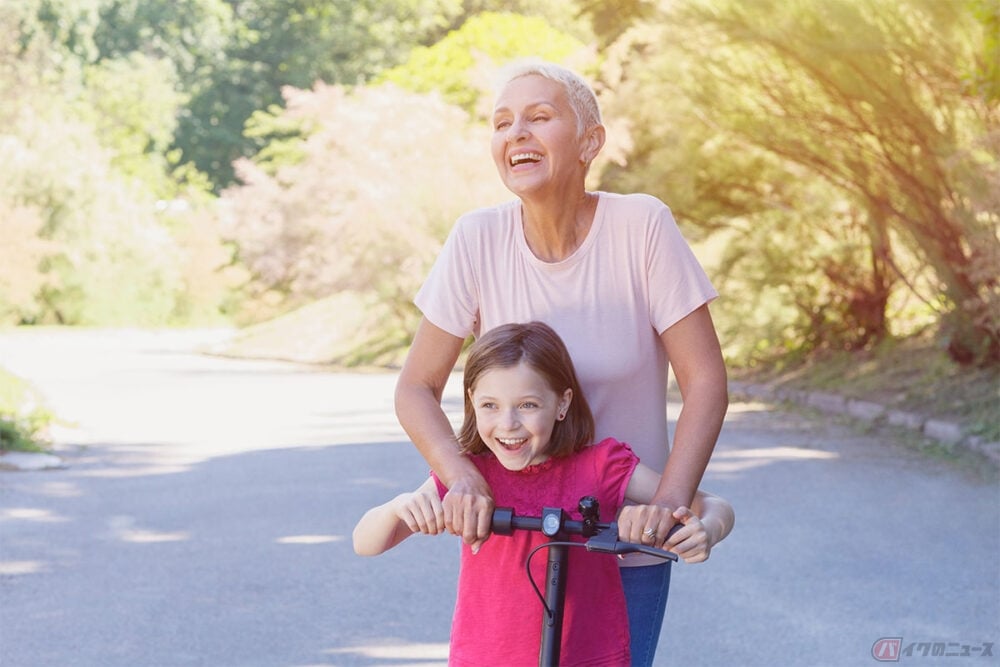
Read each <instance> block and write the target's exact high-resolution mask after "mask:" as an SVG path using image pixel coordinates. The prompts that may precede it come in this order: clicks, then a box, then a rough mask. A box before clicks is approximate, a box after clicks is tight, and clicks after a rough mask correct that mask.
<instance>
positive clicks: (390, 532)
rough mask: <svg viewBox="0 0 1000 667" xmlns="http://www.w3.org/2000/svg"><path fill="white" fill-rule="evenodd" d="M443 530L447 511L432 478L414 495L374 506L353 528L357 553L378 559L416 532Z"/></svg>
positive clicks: (406, 494)
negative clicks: (442, 504)
mask: <svg viewBox="0 0 1000 667" xmlns="http://www.w3.org/2000/svg"><path fill="white" fill-rule="evenodd" d="M443 530H444V511H443V509H442V507H441V499H440V498H439V497H438V492H437V484H436V483H435V482H434V478H433V477H428V478H427V481H426V482H424V483H423V484H421V485H420V488H419V489H417V490H416V491H413V492H412V493H402V494H400V495H398V496H396V497H395V498H393V499H392V500H390V501H389V502H387V503H384V504H382V505H379V506H378V507H373V508H372V509H370V510H368V511H367V512H365V515H364V516H363V517H361V520H360V521H358V525H357V526H355V527H354V553H356V554H358V555H359V556H377V555H379V554H380V553H384V552H386V551H388V550H389V549H391V548H393V547H394V546H396V545H397V544H399V543H400V542H402V541H403V540H405V539H406V538H407V537H409V536H410V535H413V534H414V533H426V534H428V535H437V534H438V533H440V532H442V531H443Z"/></svg>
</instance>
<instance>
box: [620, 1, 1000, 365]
mask: <svg viewBox="0 0 1000 667" xmlns="http://www.w3.org/2000/svg"><path fill="white" fill-rule="evenodd" d="M964 7H965V6H964V5H962V4H960V3H941V2H937V0H896V1H894V2H884V3H877V4H871V3H864V2H859V1H852V2H836V3H827V2H819V1H818V0H798V1H797V2H794V3H787V2H777V1H776V0H775V1H762V2H757V3H749V4H748V3H742V2H737V1H734V0H700V1H692V2H687V3H682V4H677V5H671V6H670V7H669V8H667V10H666V11H667V14H665V15H664V16H663V17H662V18H661V20H660V21H659V22H655V23H654V22H650V23H649V24H647V25H645V26H643V27H641V28H637V29H635V30H633V31H631V32H629V33H627V34H626V36H625V37H623V39H622V40H620V42H619V43H618V44H616V45H615V49H616V52H615V56H614V57H613V58H611V59H610V60H611V61H612V64H611V65H610V66H609V72H610V73H611V75H612V76H615V77H616V79H612V85H611V86H610V87H611V88H612V89H613V90H615V93H616V95H615V97H614V99H615V102H614V103H613V104H614V105H615V106H616V108H618V109H620V110H621V112H623V113H626V114H628V116H629V117H630V118H631V119H632V121H633V122H632V127H633V128H636V133H635V136H634V137H633V144H634V146H633V150H632V151H631V152H630V155H629V163H628V167H627V169H628V171H629V172H631V175H626V172H625V171H624V170H622V169H617V170H616V169H611V170H609V171H608V172H607V179H608V180H607V181H606V182H608V183H610V184H619V183H622V182H626V183H630V184H632V183H634V182H635V181H637V180H642V179H644V178H646V177H647V176H649V175H650V174H651V173H652V174H653V175H654V177H653V179H652V181H653V182H656V181H657V180H660V179H658V178H656V176H655V174H657V172H658V173H659V174H662V180H660V182H662V183H663V186H662V187H663V188H664V189H670V190H671V192H672V194H674V197H673V198H672V199H671V198H668V201H673V202H675V203H676V204H677V208H678V211H679V212H680V213H681V214H682V217H685V218H686V219H688V220H690V221H693V222H697V223H699V224H700V225H701V226H702V227H703V228H705V229H709V230H711V229H718V228H720V227H725V226H728V225H730V224H732V221H733V220H734V219H735V220H740V221H743V220H745V221H746V224H747V225H748V226H750V227H753V228H757V229H771V224H770V222H771V221H773V217H772V215H771V212H772V211H775V207H777V211H780V213H779V215H781V216H783V217H786V218H787V219H788V221H789V222H790V223H791V224H797V225H802V226H803V227H804V228H806V229H810V230H812V232H813V235H816V236H819V237H822V236H823V235H824V234H825V233H826V232H827V231H832V232H833V234H834V238H837V239H838V240H837V246H838V247H841V248H848V247H853V248H857V250H855V251H852V252H850V253H847V254H843V253H838V254H837V255H830V256H828V257H827V258H826V259H825V260H824V261H818V262H814V263H812V266H803V267H800V268H802V269H803V270H804V271H806V273H805V274H803V276H801V277H800V280H801V281H804V282H805V283H807V284H815V285H816V287H817V288H818V287H819V286H820V285H821V284H822V285H826V286H827V287H826V289H822V290H819V291H817V292H815V293H814V294H813V295H812V296H810V298H809V299H807V300H806V301H805V302H802V303H801V304H800V307H799V308H800V310H802V311H803V312H805V313H806V315H807V318H806V320H804V321H805V322H808V324H806V325H805V327H804V329H803V328H798V327H797V329H798V331H797V333H796V334H795V338H794V340H795V343H794V344H796V345H800V346H805V347H809V346H812V345H814V344H815V342H816V341H828V340H830V339H834V340H836V341H838V342H839V343H840V344H842V345H855V344H858V343H861V344H865V343H866V342H868V341H869V340H875V339H878V338H879V337H881V336H884V335H886V334H888V333H889V332H890V330H891V328H890V326H884V325H881V324H880V322H881V321H883V320H884V318H885V308H886V305H887V304H888V303H890V301H891V294H890V292H891V290H892V289H893V287H894V286H895V287H896V288H897V289H907V290H911V291H916V290H917V289H919V288H918V285H921V284H922V285H929V284H934V285H935V286H934V288H933V289H932V290H930V291H925V292H922V293H918V297H919V298H920V299H921V300H922V301H924V302H925V303H928V304H935V307H936V308H938V317H939V319H940V320H941V321H945V320H947V321H949V322H951V323H952V324H951V326H950V330H949V331H948V332H947V334H948V335H949V336H950V338H951V342H952V352H953V354H955V356H956V358H961V359H964V360H967V361H980V362H985V363H991V362H996V361H997V360H998V359H1000V356H998V355H1000V347H998V345H997V343H998V339H1000V326H998V322H997V313H996V310H995V309H991V304H995V303H996V297H995V295H996V290H997V283H996V275H997V271H996V266H997V263H996V258H997V256H998V249H1000V239H998V238H997V236H996V224H997V218H996V215H995V214H991V213H988V212H987V211H989V210H990V209H989V207H988V205H987V201H988V200H989V197H990V196H989V195H986V194H985V193H987V192H991V191H995V189H996V188H995V186H993V187H992V188H991V187H990V186H988V185H987V183H990V182H993V183H995V182H996V181H995V175H996V173H997V160H996V157H995V153H994V154H992V155H991V156H989V157H987V155H989V154H988V153H986V152H983V151H982V150H981V149H980V146H982V145H983V142H984V141H986V138H988V137H992V136H995V135H996V131H997V121H998V120H1000V118H998V115H997V109H996V107H995V106H991V105H990V104H988V103H987V102H986V101H985V100H984V99H983V98H982V97H978V96H972V95H969V94H967V91H968V90H969V88H968V86H966V85H964V84H963V75H964V73H965V72H968V71H971V70H972V69H974V68H975V66H976V63H977V57H978V53H979V51H978V47H979V46H980V45H982V43H983V33H982V29H981V24H980V23H977V22H976V21H975V20H973V19H972V18H971V16H970V15H969V14H968V13H966V12H965V11H964ZM618 81H620V82H621V83H622V85H620V86H617V85H614V83H615V82H618ZM637 82H638V83H637ZM637 100H638V101H639V103H638V104H637V103H636V101H637ZM653 100H655V101H656V102H653ZM664 100H666V104H665V105H664V106H665V107H666V113H664V112H663V110H662V109H661V110H658V109H657V108H656V107H655V106H654V105H656V104H660V103H661V101H664ZM664 118H667V119H669V122H664V121H663V119H664ZM637 171H638V172H639V173H640V174H642V175H641V176H635V173H636V172H637ZM678 191H679V194H678V193H677V192H678ZM816 202H824V203H825V204H826V206H825V207H817V206H813V205H812V204H814V203H816ZM845 207H846V209H847V210H849V211H851V214H850V224H839V222H838V214H837V211H839V210H842V209H844V208H845ZM993 210H994V211H995V209H993ZM802 211H809V215H808V216H801V217H800V216H799V214H800V213H801V212H802ZM796 220H797V222H795V221H796ZM859 233H860V234H861V236H860V237H859V236H858V234H859ZM760 234H761V238H762V239H765V238H766V236H765V235H766V232H763V231H762V232H760ZM798 236H799V238H800V242H799V243H796V244H794V245H792V246H789V247H787V248H786V252H785V253H783V254H785V255H788V254H792V253H794V254H795V255H797V256H802V255H803V254H804V253H806V254H808V253H809V250H810V249H809V244H810V243H811V242H812V241H811V240H810V239H811V236H812V235H810V234H800V235H798ZM782 238H785V237H782V236H780V235H779V236H778V242H780V240H781V239H782ZM737 239H738V240H737V243H744V242H745V241H746V236H745V235H743V236H739V237H737ZM859 242H860V243H861V244H862V246H864V247H861V246H859V245H858V244H859ZM977 247H978V248H980V250H975V251H974V250H973V248H977ZM858 251H860V254H859V252H858ZM739 255H740V256H741V257H747V256H752V257H754V258H755V260H756V261H759V260H760V257H761V255H759V254H758V255H753V254H752V253H743V252H741V253H739ZM765 256H766V255H765ZM982 257H988V258H991V259H989V260H984V259H982ZM774 261H775V262H777V261H778V258H774ZM907 262H910V264H911V265H912V264H915V268H916V277H917V279H914V273H912V272H911V271H909V270H907V269H910V268H913V267H912V266H906V263H907ZM987 263H992V268H993V272H992V274H989V273H988V271H986V270H984V269H983V267H984V265H985V264H987ZM728 267H729V268H730V269H731V275H739V274H740V272H741V271H742V270H744V269H745V268H750V267H744V266H742V265H738V264H729V265H728ZM773 268H774V269H777V270H775V271H768V272H767V273H766V275H767V276H780V275H783V273H782V272H781V271H780V268H781V266H780V264H776V265H775V266H774V267H773ZM859 269H860V270H859ZM749 273H750V274H751V275H752V274H753V273H754V272H753V271H750V272H749ZM928 274H931V275H933V276H934V277H935V278H936V279H937V280H936V284H935V283H932V282H931V281H928V280H925V279H924V277H925V276H926V275H928ZM938 285H940V286H942V287H943V289H942V288H939V287H938ZM778 287H780V285H779V284H778V283H777V282H774V281H772V280H771V279H770V278H768V277H766V276H765V275H761V276H759V277H758V278H757V282H748V283H747V293H748V294H751V295H754V296H755V297H759V296H763V295H765V294H767V293H768V292H769V291H772V290H773V289H774V288H778ZM824 293H828V294H829V295H831V297H832V298H833V303H839V304H842V307H838V308H836V309H834V310H833V311H831V310H830V305H831V302H830V301H829V299H828V298H827V297H821V295H822V294H824ZM939 297H941V298H939ZM816 309H819V311H820V312H822V314H823V317H821V318H816V317H813V316H812V315H809V311H810V310H811V311H816ZM874 309H881V311H882V312H881V314H878V313H876V312H874ZM831 312H832V313H833V319H835V320H837V321H838V322H839V324H837V325H836V326H831V325H832V321H831V318H830V313H831ZM890 324H891V323H890ZM859 326H860V327H861V331H862V332H864V333H863V335H861V336H860V337H859V335H858V334H859V329H858V327H859Z"/></svg>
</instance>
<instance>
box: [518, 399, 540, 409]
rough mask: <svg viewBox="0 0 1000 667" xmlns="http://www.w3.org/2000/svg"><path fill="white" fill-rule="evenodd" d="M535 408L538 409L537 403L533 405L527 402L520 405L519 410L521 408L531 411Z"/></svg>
mask: <svg viewBox="0 0 1000 667" xmlns="http://www.w3.org/2000/svg"><path fill="white" fill-rule="evenodd" d="M537 407H538V403H533V402H531V401H528V402H526V403H522V404H521V408H523V409H525V410H532V409H534V408H537Z"/></svg>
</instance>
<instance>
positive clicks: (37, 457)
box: [0, 452, 66, 471]
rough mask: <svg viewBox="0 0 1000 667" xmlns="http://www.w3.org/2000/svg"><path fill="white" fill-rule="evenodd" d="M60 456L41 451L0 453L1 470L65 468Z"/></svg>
mask: <svg viewBox="0 0 1000 667" xmlns="http://www.w3.org/2000/svg"><path fill="white" fill-rule="evenodd" d="M65 467H66V464H65V463H64V462H63V460H62V459H61V458H59V457H58V456H53V455H52V454H44V453H41V452H7V453H6V454H0V470H11V471H31V470H54V469H57V468H65Z"/></svg>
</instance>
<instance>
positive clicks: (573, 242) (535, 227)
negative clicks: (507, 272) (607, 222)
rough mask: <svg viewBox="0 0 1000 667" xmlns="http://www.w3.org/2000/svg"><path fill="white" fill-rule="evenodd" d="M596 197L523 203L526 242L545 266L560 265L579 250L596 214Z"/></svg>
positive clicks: (589, 194)
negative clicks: (557, 263) (550, 263)
mask: <svg viewBox="0 0 1000 667" xmlns="http://www.w3.org/2000/svg"><path fill="white" fill-rule="evenodd" d="M597 199H598V197H597V195H596V194H593V193H589V192H587V191H583V192H581V193H580V194H579V195H578V196H574V197H573V198H571V199H570V201H571V203H570V205H567V204H566V201H567V199H565V198H560V199H549V200H546V201H536V200H530V199H522V200H521V219H522V223H523V227H524V239H525V241H526V242H527V243H528V248H530V249H531V252H532V254H534V255H535V257H537V258H538V259H540V260H542V261H543V262H552V263H554V262H561V261H562V260H564V259H566V258H567V257H569V256H570V255H572V254H573V253H574V252H575V251H576V249H577V248H579V247H580V246H581V245H582V244H583V242H584V240H585V239H586V238H587V234H588V233H589V232H590V227H591V225H593V223H594V214H595V213H596V211H597Z"/></svg>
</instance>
